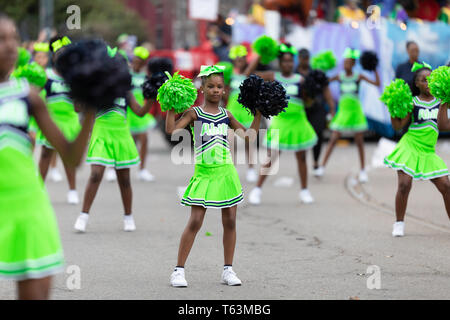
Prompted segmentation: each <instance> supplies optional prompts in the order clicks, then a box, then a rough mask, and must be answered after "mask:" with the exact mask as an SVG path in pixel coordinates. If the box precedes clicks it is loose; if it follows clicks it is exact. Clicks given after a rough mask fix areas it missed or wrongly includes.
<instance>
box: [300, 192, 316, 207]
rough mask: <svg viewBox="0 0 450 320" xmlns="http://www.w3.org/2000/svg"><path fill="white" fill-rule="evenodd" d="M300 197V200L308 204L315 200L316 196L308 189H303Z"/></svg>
mask: <svg viewBox="0 0 450 320" xmlns="http://www.w3.org/2000/svg"><path fill="white" fill-rule="evenodd" d="M299 197H300V201H301V202H303V203H306V204H308V203H313V202H314V198H313V197H312V195H311V193H310V192H309V190H308V189H303V190H301V191H300V193H299Z"/></svg>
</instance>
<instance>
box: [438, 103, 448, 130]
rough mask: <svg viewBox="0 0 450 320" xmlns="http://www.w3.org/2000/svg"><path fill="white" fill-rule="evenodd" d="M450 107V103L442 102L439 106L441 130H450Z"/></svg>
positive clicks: (439, 125) (439, 126)
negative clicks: (449, 114) (449, 116)
mask: <svg viewBox="0 0 450 320" xmlns="http://www.w3.org/2000/svg"><path fill="white" fill-rule="evenodd" d="M449 107H450V104H449V103H448V102H447V103H441V105H440V106H439V112H438V116H437V124H438V128H439V131H450V120H449V119H448V114H447V109H448V108H449Z"/></svg>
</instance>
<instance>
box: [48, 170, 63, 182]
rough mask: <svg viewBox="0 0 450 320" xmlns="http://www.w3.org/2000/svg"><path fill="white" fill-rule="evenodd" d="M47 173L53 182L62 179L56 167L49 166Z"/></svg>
mask: <svg viewBox="0 0 450 320" xmlns="http://www.w3.org/2000/svg"><path fill="white" fill-rule="evenodd" d="M48 175H49V176H50V180H52V181H53V182H61V181H62V180H63V177H62V175H61V173H59V170H58V169H57V168H50V170H49V171H48Z"/></svg>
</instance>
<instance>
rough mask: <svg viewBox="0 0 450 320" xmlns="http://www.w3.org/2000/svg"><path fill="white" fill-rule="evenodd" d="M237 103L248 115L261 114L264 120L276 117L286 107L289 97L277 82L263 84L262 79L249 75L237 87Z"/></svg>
mask: <svg viewBox="0 0 450 320" xmlns="http://www.w3.org/2000/svg"><path fill="white" fill-rule="evenodd" d="M239 89H240V93H239V97H238V102H239V103H240V104H242V105H243V106H244V107H246V108H247V109H248V110H249V112H250V113H252V114H253V115H255V114H256V110H258V111H259V112H261V115H262V116H263V117H265V118H270V117H272V116H276V115H278V114H279V113H280V112H282V111H284V109H285V108H286V107H287V105H288V99H289V97H288V96H287V95H286V90H285V89H284V87H283V86H282V85H281V84H280V83H279V82H278V81H270V82H265V81H264V80H263V79H262V78H260V77H258V76H256V75H251V76H250V77H248V78H247V79H245V80H244V81H243V82H242V84H241V86H240V87H239Z"/></svg>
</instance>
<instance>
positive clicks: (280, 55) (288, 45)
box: [278, 42, 294, 60]
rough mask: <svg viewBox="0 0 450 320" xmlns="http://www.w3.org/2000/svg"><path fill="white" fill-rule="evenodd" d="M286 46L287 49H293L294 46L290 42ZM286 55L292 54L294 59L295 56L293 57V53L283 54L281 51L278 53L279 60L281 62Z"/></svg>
mask: <svg viewBox="0 0 450 320" xmlns="http://www.w3.org/2000/svg"><path fill="white" fill-rule="evenodd" d="M284 45H285V46H286V47H288V48H292V44H290V43H289V42H288V43H285V44H284ZM285 54H290V55H291V56H292V57H294V55H293V54H292V53H290V52H281V51H280V52H279V53H278V59H279V60H281V59H282V58H283V56H284V55H285Z"/></svg>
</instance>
